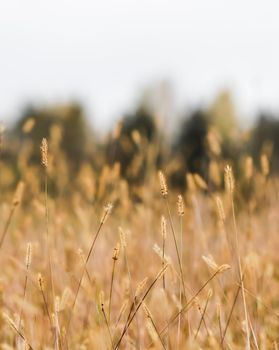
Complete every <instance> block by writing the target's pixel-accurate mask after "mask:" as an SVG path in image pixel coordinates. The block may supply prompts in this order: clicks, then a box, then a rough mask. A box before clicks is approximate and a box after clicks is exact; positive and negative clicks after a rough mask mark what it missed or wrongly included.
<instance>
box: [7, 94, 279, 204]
mask: <svg viewBox="0 0 279 350" xmlns="http://www.w3.org/2000/svg"><path fill="white" fill-rule="evenodd" d="M160 122H161V123H160ZM167 131H168V130H166V129H165V125H163V124H162V120H161V121H160V120H159V123H158V116H156V118H155V117H154V115H153V113H152V112H151V110H149V109H148V107H147V106H146V104H141V105H140V106H139V107H138V108H136V109H135V111H134V112H131V113H129V114H127V115H125V116H124V118H122V120H119V122H118V123H117V124H116V125H115V126H114V127H113V130H112V131H111V132H110V133H108V134H107V135H105V137H103V136H102V137H101V136H98V133H96V132H94V130H93V129H92V127H91V125H90V124H89V123H88V121H87V119H86V116H85V114H84V111H83V108H82V106H81V105H80V104H78V103H71V104H69V105H61V106H59V105H58V106H53V107H47V108H38V107H37V108H27V109H26V110H25V111H24V113H23V115H22V117H21V118H20V119H19V120H18V122H17V123H16V124H15V125H14V127H13V128H12V130H11V131H10V132H9V133H8V134H7V136H6V139H7V140H6V142H5V147H3V149H2V154H1V157H2V159H3V160H5V161H6V166H7V164H8V166H9V171H10V172H11V173H13V175H14V181H10V185H11V186H14V185H15V183H16V180H17V179H19V178H20V177H21V174H23V173H25V170H26V168H28V167H30V166H32V167H35V168H36V167H38V165H39V163H40V150H39V145H40V142H41V140H42V138H43V137H46V138H47V139H48V141H49V146H50V154H51V157H52V158H51V161H50V163H51V166H50V170H49V176H50V192H51V193H53V194H55V193H58V192H59V191H58V186H57V182H59V183H60V185H61V184H62V183H63V188H64V190H63V193H68V192H69V191H70V188H71V187H72V184H73V183H75V185H76V186H79V179H80V178H81V177H82V176H83V174H85V173H86V174H87V173H91V174H94V176H93V175H92V176H93V177H94V179H95V180H94V185H93V183H91V185H90V186H91V189H90V190H89V191H88V192H87V193H86V190H83V192H84V195H85V196H86V197H87V196H88V193H91V195H90V196H89V197H90V198H91V200H92V199H93V197H94V196H97V195H98V193H99V195H104V191H103V190H102V189H101V190H100V191H97V190H96V187H98V186H99V185H100V183H102V181H103V179H104V178H106V181H105V182H106V188H107V191H109V190H108V189H109V188H110V186H108V182H110V183H111V186H112V187H111V190H112V188H113V187H114V186H115V185H116V184H114V185H112V183H113V180H109V177H110V176H109V175H110V174H114V172H119V175H120V178H121V179H122V180H123V181H126V182H127V184H129V185H131V186H130V187H129V191H130V192H131V191H132V192H133V191H134V190H135V191H136V192H137V193H136V194H135V193H134V194H133V195H135V196H136V198H139V197H140V194H139V191H138V185H144V183H145V181H146V179H147V178H148V176H149V174H150V173H152V172H153V171H154V170H156V169H158V168H159V167H162V166H163V167H164V169H165V170H166V172H167V174H168V176H169V179H170V184H171V186H173V187H175V188H177V189H183V190H184V189H186V187H187V186H188V184H187V174H188V173H198V174H200V175H201V176H202V178H204V179H206V180H207V181H208V184H209V187H210V189H211V190H218V188H220V186H223V180H222V178H221V177H220V168H221V167H222V164H223V163H224V162H225V160H229V161H230V162H233V163H234V164H235V171H236V174H237V175H238V174H239V172H240V171H241V166H242V165H241V164H242V159H243V157H245V156H246V155H247V154H251V155H252V156H253V157H254V159H255V165H256V166H258V168H260V166H261V165H260V158H261V155H262V154H265V155H267V157H268V159H269V160H271V157H272V155H273V160H272V168H271V170H272V171H277V170H278V169H279V164H278V161H277V159H279V157H278V155H279V141H278V140H279V139H278V137H277V135H278V133H279V121H277V120H276V119H275V118H272V117H270V116H268V115H260V117H259V118H258V121H257V123H256V125H255V127H254V128H252V129H251V130H244V131H241V130H240V128H239V127H238V123H237V118H236V114H235V110H234V107H233V103H232V100H231V97H230V95H229V93H228V92H223V93H221V94H220V95H219V96H217V98H216V99H215V101H214V102H213V104H212V105H211V106H210V107H209V108H208V110H205V109H201V108H198V109H196V110H192V111H191V112H190V113H186V114H185V116H184V118H183V119H182V120H181V122H180V123H179V124H178V125H177V127H176V132H175V133H174V136H170V134H169V133H168V132H167ZM19 149H20V152H18V150H19ZM65 168H67V170H65ZM54 169H55V170H56V171H52V170H54ZM57 170H58V171H59V176H58V175H57ZM33 173H34V172H33ZM61 174H63V176H62V177H61ZM106 174H107V175H106ZM51 180H52V182H51ZM3 181H4V180H2V182H3ZM73 181H74V182H73ZM52 183H53V186H52V185H51V184H52ZM93 187H94V188H95V189H94V190H93ZM102 187H103V185H102V186H101V188H102Z"/></svg>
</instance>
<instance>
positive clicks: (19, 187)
mask: <svg viewBox="0 0 279 350" xmlns="http://www.w3.org/2000/svg"><path fill="white" fill-rule="evenodd" d="M24 188H25V184H24V182H23V181H20V182H19V183H18V184H17V187H16V190H15V194H14V198H13V205H14V206H15V207H16V206H18V205H19V204H20V202H21V200H22V197H23V192H24Z"/></svg>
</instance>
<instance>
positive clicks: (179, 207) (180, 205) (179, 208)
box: [177, 194, 185, 216]
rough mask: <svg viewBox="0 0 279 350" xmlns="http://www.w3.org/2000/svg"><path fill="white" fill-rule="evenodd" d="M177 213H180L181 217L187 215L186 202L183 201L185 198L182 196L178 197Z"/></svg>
mask: <svg viewBox="0 0 279 350" xmlns="http://www.w3.org/2000/svg"><path fill="white" fill-rule="evenodd" d="M177 211H178V215H179V216H183V215H184V213H185V209H184V201H183V197H182V196H181V194H179V195H178V196H177Z"/></svg>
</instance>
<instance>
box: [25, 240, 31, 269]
mask: <svg viewBox="0 0 279 350" xmlns="http://www.w3.org/2000/svg"><path fill="white" fill-rule="evenodd" d="M31 261H32V244H31V243H30V242H29V243H27V249H26V256H25V266H26V269H27V270H28V269H29V267H30V265H31Z"/></svg>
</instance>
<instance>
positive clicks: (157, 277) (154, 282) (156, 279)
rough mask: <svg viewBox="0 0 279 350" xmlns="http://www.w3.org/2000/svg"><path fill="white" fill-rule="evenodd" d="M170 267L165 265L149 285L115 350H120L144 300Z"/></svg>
mask: <svg viewBox="0 0 279 350" xmlns="http://www.w3.org/2000/svg"><path fill="white" fill-rule="evenodd" d="M167 267H168V265H165V267H164V268H163V269H161V271H160V272H159V273H158V274H157V276H156V277H155V279H154V280H153V282H152V283H151V284H150V285H149V287H148V288H147V290H146V292H145V293H144V295H143V297H142V298H141V300H140V302H139V303H138V305H137V307H136V309H135V311H134V313H133V314H132V316H131V317H130V318H129V320H128V322H127V324H126V325H125V327H124V329H123V332H122V334H121V336H120V338H119V340H118V342H117V344H116V346H115V347H114V350H116V349H119V346H120V343H121V341H122V339H123V337H124V335H125V333H126V331H127V330H128V328H129V326H130V324H131V323H132V321H133V319H134V318H135V316H136V314H137V312H138V310H139V308H140V307H141V305H142V303H143V302H144V300H145V299H146V297H147V295H148V294H149V292H150V291H151V289H152V288H153V287H154V285H155V284H156V282H157V281H158V279H159V278H160V277H161V276H162V274H164V273H165V271H166V269H167Z"/></svg>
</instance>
